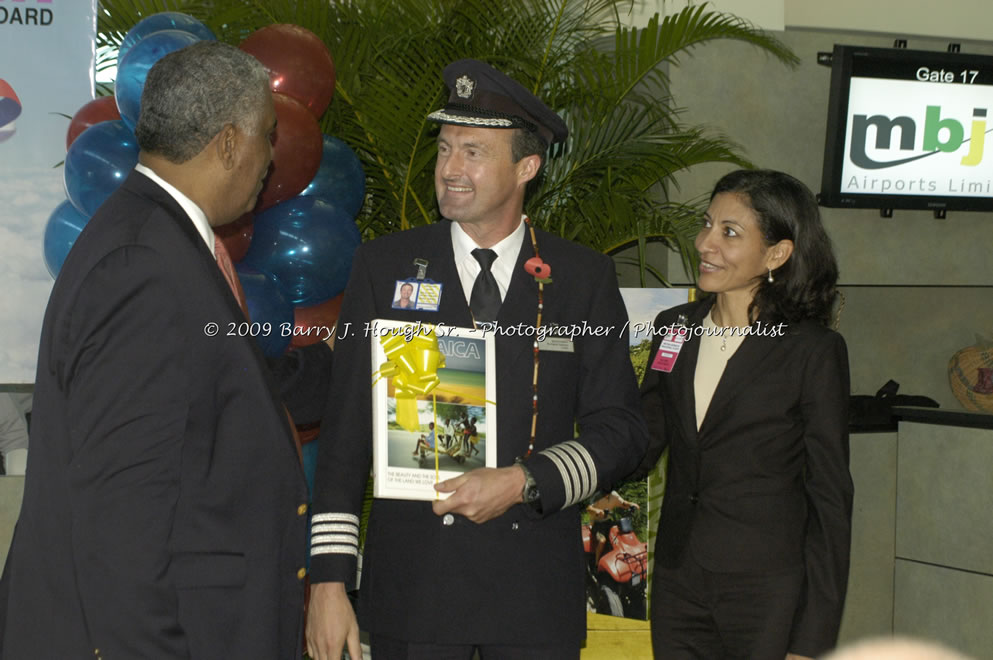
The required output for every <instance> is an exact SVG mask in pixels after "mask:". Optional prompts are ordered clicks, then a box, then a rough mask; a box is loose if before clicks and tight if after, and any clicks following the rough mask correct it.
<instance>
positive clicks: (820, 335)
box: [782, 319, 848, 351]
mask: <svg viewBox="0 0 993 660" xmlns="http://www.w3.org/2000/svg"><path fill="white" fill-rule="evenodd" d="M783 326H784V327H783V332H782V335H783V336H784V337H787V338H790V339H792V340H793V341H796V342H800V343H802V344H804V345H806V346H807V347H808V348H809V349H810V350H816V349H817V348H828V347H836V348H838V349H842V350H845V351H847V350H848V349H847V345H846V344H845V338H844V337H843V336H842V335H841V333H840V332H838V331H836V330H834V329H832V328H829V327H827V326H826V325H824V324H823V323H819V322H817V321H814V320H809V319H808V320H803V321H797V322H794V323H789V324H783Z"/></svg>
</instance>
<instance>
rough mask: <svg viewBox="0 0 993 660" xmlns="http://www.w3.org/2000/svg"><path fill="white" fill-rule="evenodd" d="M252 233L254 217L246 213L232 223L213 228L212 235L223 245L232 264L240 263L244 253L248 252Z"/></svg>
mask: <svg viewBox="0 0 993 660" xmlns="http://www.w3.org/2000/svg"><path fill="white" fill-rule="evenodd" d="M254 231H255V216H253V215H252V214H251V213H246V214H245V215H243V216H241V217H240V218H238V219H237V220H235V221H234V222H229V223H228V224H226V225H221V226H220V227H214V233H215V234H216V235H217V237H218V238H219V239H221V243H224V247H225V248H227V251H228V255H230V256H231V261H232V262H233V263H238V262H239V261H241V260H242V258H243V257H244V256H245V253H246V252H248V247H249V246H250V245H251V244H252V233H253V232H254Z"/></svg>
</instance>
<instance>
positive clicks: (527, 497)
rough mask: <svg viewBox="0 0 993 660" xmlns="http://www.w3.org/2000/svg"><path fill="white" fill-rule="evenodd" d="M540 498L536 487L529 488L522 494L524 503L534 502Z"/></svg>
mask: <svg viewBox="0 0 993 660" xmlns="http://www.w3.org/2000/svg"><path fill="white" fill-rule="evenodd" d="M540 497H541V495H540V494H539V493H538V487H537V486H529V487H528V489H527V490H526V491H525V492H524V501H525V502H536V501H538V499H539V498H540Z"/></svg>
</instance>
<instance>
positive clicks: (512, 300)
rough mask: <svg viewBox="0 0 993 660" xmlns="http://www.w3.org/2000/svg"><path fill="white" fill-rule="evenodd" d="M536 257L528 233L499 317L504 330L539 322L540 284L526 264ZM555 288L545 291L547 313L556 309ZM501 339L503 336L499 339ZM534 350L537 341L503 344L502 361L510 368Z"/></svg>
mask: <svg viewBox="0 0 993 660" xmlns="http://www.w3.org/2000/svg"><path fill="white" fill-rule="evenodd" d="M533 256H534V246H533V245H532V244H531V238H530V233H529V232H528V231H526V230H525V233H524V242H523V243H522V244H521V250H520V252H519V253H518V255H517V263H516V264H514V271H513V273H512V274H511V276H510V286H509V287H507V295H506V296H505V297H504V300H503V304H502V305H501V306H500V313H499V314H497V323H499V324H500V326H502V327H509V326H516V325H518V324H523V325H525V326H534V325H535V322H536V321H537V320H538V318H537V315H538V284H537V282H535V281H534V278H533V277H532V276H531V275H529V274H528V273H527V271H525V270H524V262H525V261H527V260H528V259H530V258H531V257H533ZM554 288H555V284H554V283H553V284H551V285H546V286H545V288H544V294H543V299H544V309H545V310H546V311H547V310H549V309H552V307H551V305H550V304H549V303H550V301H552V300H553V299H554V293H553V290H554ZM498 336H499V335H498ZM532 346H533V338H528V340H527V341H515V342H503V343H502V344H501V349H502V351H503V352H502V354H501V355H500V361H501V362H503V363H504V364H505V365H507V367H510V366H511V365H512V364H513V363H514V362H516V361H517V360H518V359H519V358H520V357H521V356H522V355H524V354H528V355H533V354H532V353H531V352H530V351H528V349H529V348H532Z"/></svg>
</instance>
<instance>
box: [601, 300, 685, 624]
mask: <svg viewBox="0 0 993 660" xmlns="http://www.w3.org/2000/svg"><path fill="white" fill-rule="evenodd" d="M621 295H622V297H623V298H624V305H625V307H626V308H627V313H628V322H629V325H628V331H629V333H630V338H629V346H630V351H631V363H632V364H633V365H634V370H635V374H636V376H637V377H638V382H639V383H640V382H641V379H642V378H643V377H644V375H645V369H646V368H647V367H648V358H649V355H648V353H649V351H650V350H651V343H652V321H654V319H655V316H656V315H657V314H658V313H659V312H661V311H662V310H664V309H668V308H670V307H675V306H676V305H681V304H683V303H685V302H687V301H688V300H689V299H690V289H621ZM664 488H665V455H663V457H662V459H661V460H660V461H659V464H658V465H657V466H656V467H655V470H654V471H653V472H652V474H650V475H649V476H648V478H647V479H642V480H639V481H627V482H624V483H621V484H617V485H615V487H614V489H613V490H611V491H610V492H598V493H596V494H595V495H593V497H592V498H590V500H589V501H588V502H587V503H586V504H587V506H586V509H585V510H584V511H583V515H582V525H583V550H584V551H585V559H586V607H587V610H589V611H590V612H596V613H598V614H609V615H612V616H623V617H627V618H631V619H642V620H644V619H647V618H648V606H649V603H650V596H651V595H650V593H649V584H650V579H649V578H650V574H651V572H650V567H651V566H652V554H653V553H652V549H653V548H654V547H655V538H654V537H655V533H656V530H657V529H658V518H659V509H660V508H661V506H662V493H663V490H664ZM663 533H664V532H663Z"/></svg>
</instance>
